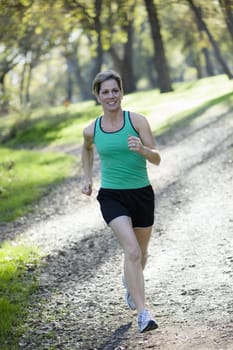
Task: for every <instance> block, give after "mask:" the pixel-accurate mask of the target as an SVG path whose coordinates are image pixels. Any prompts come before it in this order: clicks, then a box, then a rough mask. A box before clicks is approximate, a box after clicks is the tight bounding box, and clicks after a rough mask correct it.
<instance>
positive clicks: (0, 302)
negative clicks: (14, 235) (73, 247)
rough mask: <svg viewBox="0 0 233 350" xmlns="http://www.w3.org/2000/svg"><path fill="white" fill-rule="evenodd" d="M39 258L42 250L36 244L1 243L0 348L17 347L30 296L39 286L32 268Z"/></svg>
mask: <svg viewBox="0 0 233 350" xmlns="http://www.w3.org/2000/svg"><path fill="white" fill-rule="evenodd" d="M38 262H39V253H38V251H37V250H36V249H35V248H32V247H27V246H24V245H17V244H10V243H9V242H4V243H3V244H2V245H1V246H0V315H1V317H0V344H1V349H8V350H10V349H12V350H13V349H17V347H16V346H17V336H18V335H19V334H20V332H21V325H22V324H23V320H24V317H25V316H26V309H27V305H28V303H29V298H30V295H31V294H32V293H33V292H34V291H35V289H36V288H37V279H36V275H35V273H34V272H33V270H34V268H35V266H36V265H37V263H38Z"/></svg>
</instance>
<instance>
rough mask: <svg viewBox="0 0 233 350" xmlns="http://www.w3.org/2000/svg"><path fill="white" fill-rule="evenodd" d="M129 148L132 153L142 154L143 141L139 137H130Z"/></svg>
mask: <svg viewBox="0 0 233 350" xmlns="http://www.w3.org/2000/svg"><path fill="white" fill-rule="evenodd" d="M128 147H129V149H130V150H131V151H135V152H139V153H141V152H142V149H143V144H142V141H141V140H140V138H139V137H136V136H131V135H129V136H128Z"/></svg>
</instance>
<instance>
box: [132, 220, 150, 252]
mask: <svg viewBox="0 0 233 350" xmlns="http://www.w3.org/2000/svg"><path fill="white" fill-rule="evenodd" d="M152 228H153V226H149V227H134V232H135V236H136V239H137V241H138V244H139V246H140V248H141V251H142V253H143V254H146V253H147V248H148V244H149V241H150V238H151V233H152Z"/></svg>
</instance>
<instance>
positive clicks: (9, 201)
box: [0, 148, 77, 222]
mask: <svg viewBox="0 0 233 350" xmlns="http://www.w3.org/2000/svg"><path fill="white" fill-rule="evenodd" d="M75 162H77V160H76V159H75V158H74V157H71V156H68V155H65V154H60V153H45V152H36V151H27V150H12V149H8V148H0V222H6V221H11V220H14V219H15V218H17V217H18V216H21V215H23V214H25V213H26V212H27V211H28V210H29V209H30V206H29V205H30V204H31V203H32V202H34V201H35V200H36V199H38V198H39V197H41V196H42V195H43V194H45V193H46V191H48V187H49V186H51V185H54V184H56V183H58V182H59V181H62V180H63V179H64V178H65V177H67V176H69V174H70V171H71V168H72V167H74V164H75Z"/></svg>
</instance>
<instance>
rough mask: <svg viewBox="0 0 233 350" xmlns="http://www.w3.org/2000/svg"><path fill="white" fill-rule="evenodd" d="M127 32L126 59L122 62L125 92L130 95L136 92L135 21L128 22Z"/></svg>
mask: <svg viewBox="0 0 233 350" xmlns="http://www.w3.org/2000/svg"><path fill="white" fill-rule="evenodd" d="M125 31H126V32H127V35H128V40H127V42H126V43H125V45H124V57H123V62H122V71H121V74H122V79H123V84H124V92H125V93H126V94H129V93H131V92H134V91H135V90H136V84H135V78H134V71H133V62H132V57H133V32H134V29H133V21H128V23H127V25H126V26H125Z"/></svg>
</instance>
